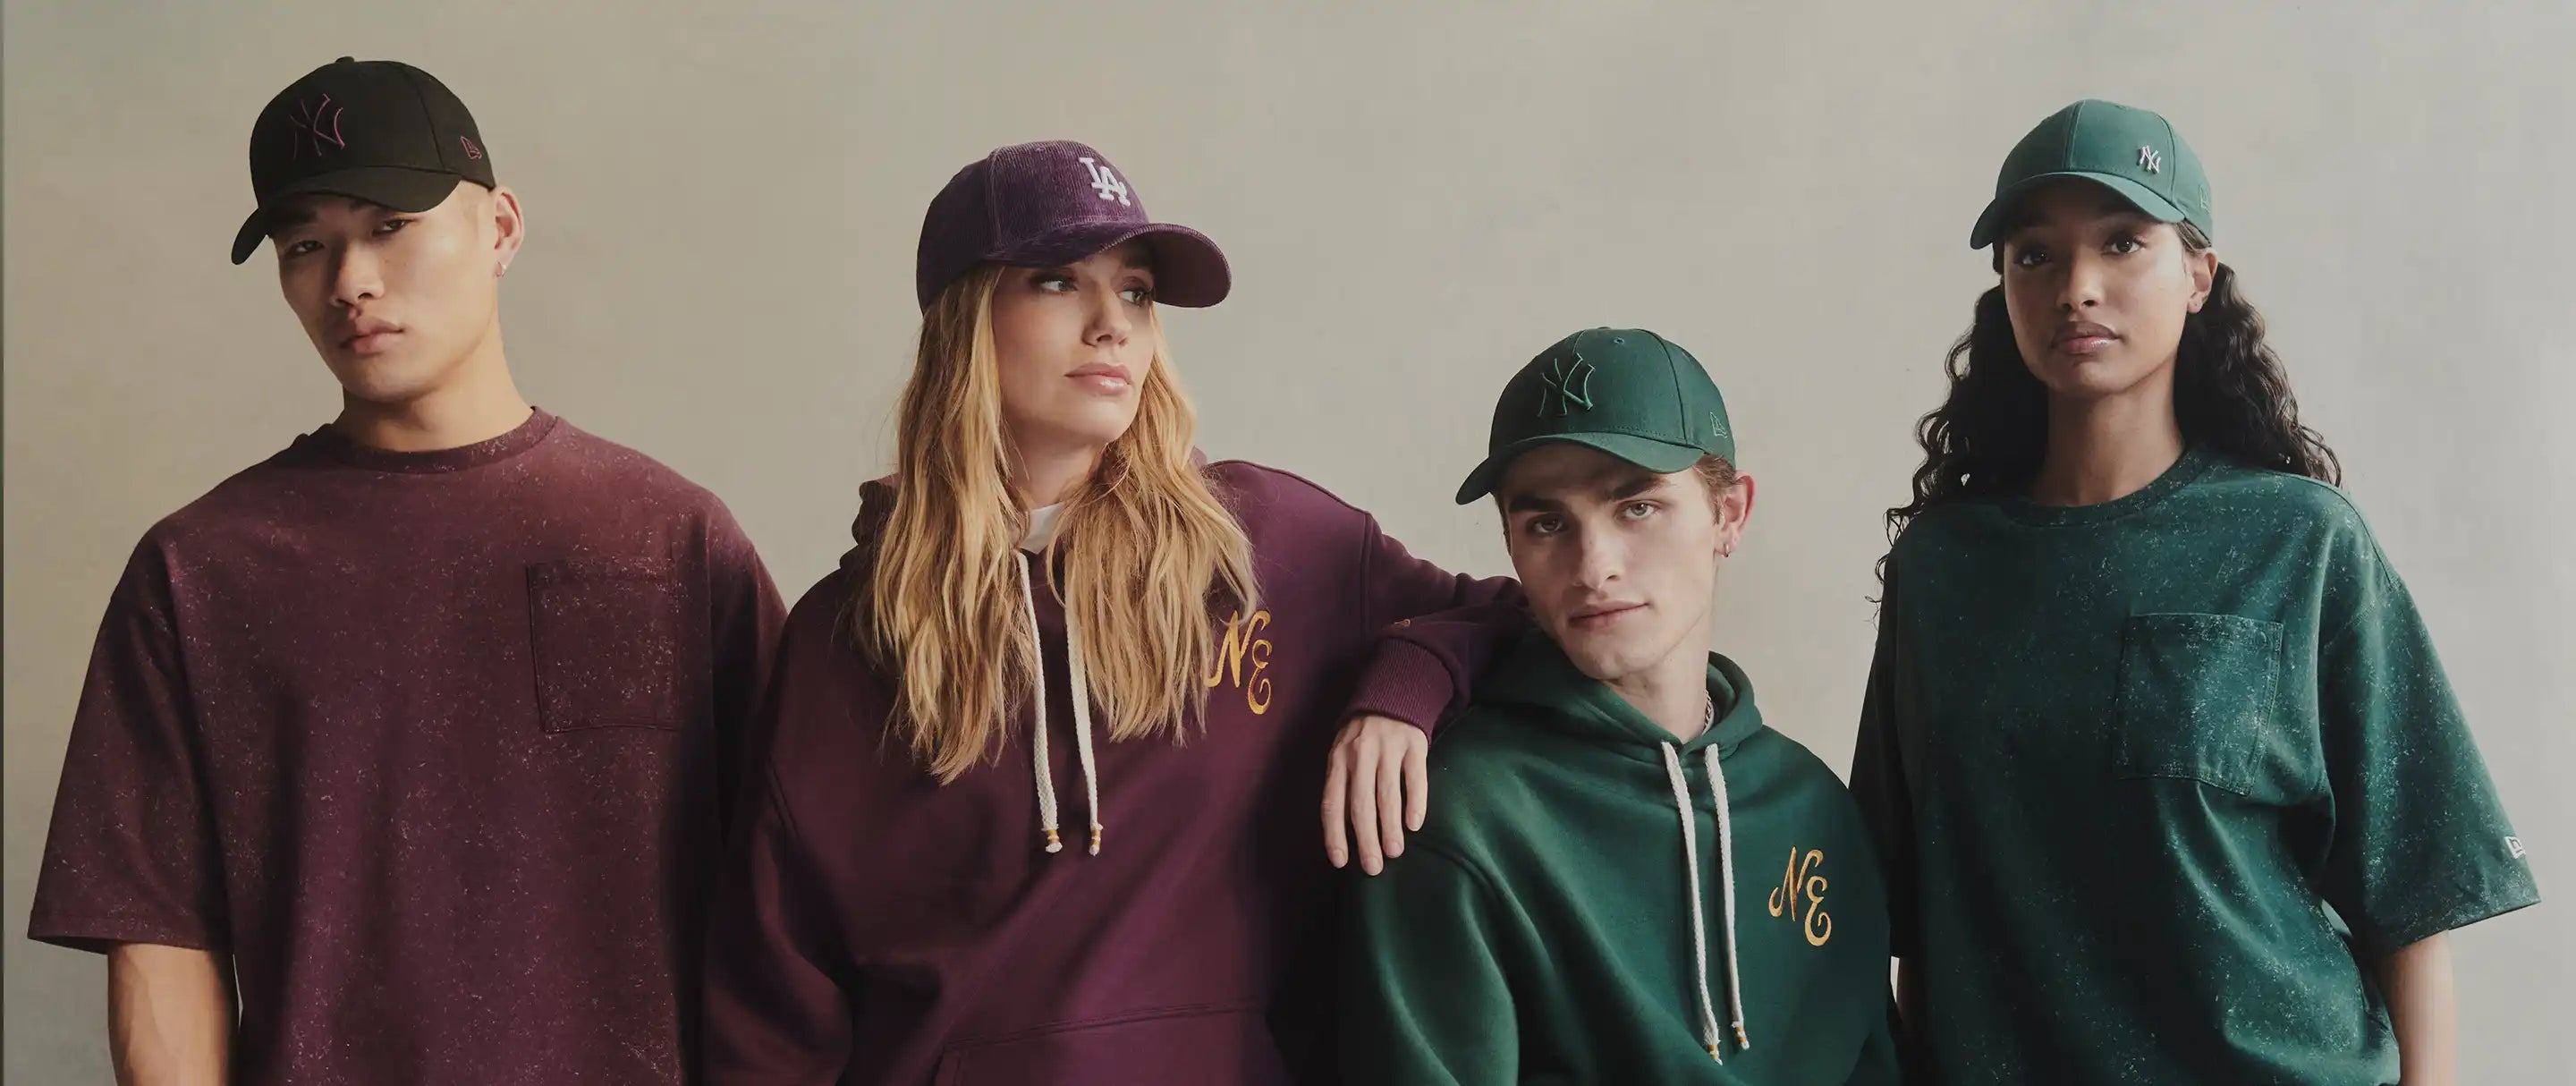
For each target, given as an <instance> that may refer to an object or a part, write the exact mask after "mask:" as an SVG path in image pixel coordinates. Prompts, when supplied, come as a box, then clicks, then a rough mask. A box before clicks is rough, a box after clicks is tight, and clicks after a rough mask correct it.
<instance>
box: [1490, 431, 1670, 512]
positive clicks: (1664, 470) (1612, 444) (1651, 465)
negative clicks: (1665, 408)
mask: <svg viewBox="0 0 2576 1086" xmlns="http://www.w3.org/2000/svg"><path fill="white" fill-rule="evenodd" d="M1554 442H1564V443H1566V444H1569V445H1581V446H1584V447H1585V448H1590V449H1598V450H1600V451H1602V452H1605V453H1608V454H1610V455H1612V456H1615V457H1618V458H1619V459H1621V460H1625V461H1627V462H1629V463H1631V464H1635V465H1637V466H1638V467H1641V468H1644V469H1646V470H1647V471H1651V472H1654V473H1655V474H1657V475H1670V474H1672V473H1674V472H1676V471H1684V470H1687V469H1689V468H1690V466H1691V465H1693V464H1697V463H1699V462H1700V458H1701V457H1704V456H1707V455H1709V453H1708V450H1706V449H1702V448H1699V447H1697V446H1692V445H1676V444H1673V443H1672V442H1669V441H1658V440H1656V439H1654V438H1651V437H1638V436H1636V435H1635V434H1546V435H1542V436H1539V437H1532V438H1523V439H1521V440H1519V441H1515V442H1512V443H1511V444H1509V445H1505V446H1503V447H1502V448H1501V449H1498V450H1496V451H1495V452H1494V454H1493V455H1492V456H1488V457H1486V458H1485V462H1484V463H1481V464H1478V465H1476V470H1474V471H1471V472H1468V473H1467V481H1466V482H1465V483H1463V484H1461V485H1460V486H1459V487H1458V504H1460V505H1466V504H1468V503H1469V502H1473V501H1475V500H1476V499H1478V498H1481V497H1484V496H1485V495H1487V494H1491V493H1493V492H1494V488H1495V487H1496V486H1498V485H1500V484H1501V483H1502V481H1503V473H1504V472H1506V471H1509V470H1511V466H1512V461H1513V460H1515V459H1518V458H1519V457H1520V455H1521V454H1522V453H1525V452H1528V451H1530V450H1531V449H1535V448H1537V447H1539V446H1541V445H1546V444H1551V443H1554Z"/></svg>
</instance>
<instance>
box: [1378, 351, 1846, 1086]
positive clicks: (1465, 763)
mask: <svg viewBox="0 0 2576 1086" xmlns="http://www.w3.org/2000/svg"><path fill="white" fill-rule="evenodd" d="M1489 453H1490V455H1488V456H1487V457H1486V459H1485V462H1484V463H1483V464H1481V465H1478V466H1477V468H1476V470H1475V472H1474V473H1473V474H1471V475H1469V476H1468V477H1467V482H1466V485H1465V486H1464V487H1462V488H1460V490H1459V492H1458V501H1459V503H1460V504H1462V505H1463V504H1466V503H1468V502H1472V501H1475V500H1476V499H1477V498H1480V497H1483V496H1484V495H1486V494H1488V493H1491V494H1493V495H1494V497H1495V499H1496V502H1497V504H1498V505H1500V507H1501V509H1502V515H1503V529H1504V539H1505V542H1506V544H1507V546H1508V547H1509V548H1510V550H1511V555H1512V566H1513V568H1514V569H1515V570H1516V571H1518V573H1519V575H1520V579H1521V584H1522V585H1523V586H1524V587H1525V588H1526V589H1527V590H1528V592H1529V605H1530V611H1531V614H1532V616H1533V617H1534V618H1535V619H1536V620H1537V622H1536V628H1535V629H1533V630H1531V631H1530V632H1529V633H1528V634H1527V635H1526V636H1525V637H1524V638H1523V639H1522V640H1521V641H1520V642H1519V643H1518V644H1516V645H1514V646H1512V647H1511V648H1509V649H1506V650H1505V651H1504V652H1503V654H1502V657H1501V659H1500V661H1499V662H1498V664H1497V666H1495V667H1493V668H1492V669H1491V670H1490V671H1488V672H1487V674H1486V677H1485V679H1484V680H1483V681H1482V682H1481V683H1480V684H1479V686H1478V688H1477V690H1476V695H1475V702H1474V704H1472V705H1471V706H1470V707H1468V708H1467V709H1466V710H1464V711H1463V712H1462V713H1461V715H1460V717H1459V719H1458V720H1457V721H1456V722H1455V723H1454V724H1453V725H1452V726H1451V727H1449V728H1446V729H1443V730H1442V732H1441V740H1440V742H1439V743H1437V744H1435V745H1434V746H1433V748H1432V751H1431V763H1430V764H1431V769H1430V772H1431V775H1432V777H1433V784H1432V786H1431V791H1432V793H1433V794H1435V795H1437V796H1439V797H1440V798H1439V801H1438V802H1436V803H1434V804H1432V806H1431V814H1430V817H1429V820H1428V821H1427V822H1426V823H1425V825H1424V827H1423V829H1422V830H1421V832H1420V833H1419V834H1417V835H1414V836H1412V837H1411V838H1410V839H1409V842H1408V844H1409V847H1408V849H1407V850H1406V855H1405V856H1404V858H1403V859H1402V860H1401V861H1400V862H1395V863H1393V864H1391V865H1390V866H1389V868H1388V869H1387V872H1386V873H1385V874H1384V875H1381V876H1379V877H1377V878H1374V879H1368V880H1364V881H1361V882H1359V883H1358V884H1357V885H1356V886H1355V888H1354V890H1353V894H1352V897H1351V902H1350V909H1351V913H1350V920H1351V924H1350V926H1351V929H1352V930H1351V937H1350V938H1349V939H1347V940H1345V943H1344V945H1345V947H1346V948H1347V952H1348V958H1347V959H1346V962H1345V966H1344V969H1343V976H1344V978H1345V980H1344V985H1345V990H1344V996H1345V998H1344V999H1343V1001H1342V1014H1343V1040H1342V1044H1343V1060H1342V1062H1343V1069H1344V1073H1345V1076H1346V1077H1347V1078H1349V1079H1350V1080H1351V1081H1352V1082H1354V1083H1403V1084H1408V1086H1409V1084H1415V1083H1501V1082H1515V1081H1519V1082H1542V1081H1543V1082H1583V1083H1610V1082H1616V1083H1741V1084H1755V1083H1760V1084H1775V1083H1776V1084H1790V1083H1800V1084H1804V1083H1815V1084H1834V1086H1843V1084H1847V1083H1890V1082H1895V1081H1896V1080H1897V1069H1896V1055H1895V1045H1894V1044H1893V1042H1892V1039H1891V1037H1890V1035H1889V1014H1888V1009H1889V1008H1888V984H1887V976H1888V974H1887V940H1888V931H1887V903H1886V894H1885V891H1884V889H1883V887H1882V886H1881V883H1880V881H1879V871H1878V861H1877V860H1876V858H1875V856H1874V855H1873V853H1872V852H1871V849H1870V845H1869V843H1868V837H1867V831H1866V830H1865V829H1864V827H1863V825H1862V823H1861V820H1860V811H1859V808H1858V807H1857V806H1856V805H1855V804H1854V803H1853V801H1852V798H1851V795H1850V793H1849V792H1847V791H1846V790H1845V789H1844V788H1843V785H1842V782H1841V781H1840V780H1839V779H1837V778H1836V777H1835V776H1834V774H1833V772H1832V771H1831V770H1829V769H1827V768H1826V767H1825V765H1824V763H1822V762H1820V761H1818V760H1817V759H1816V757H1815V756H1814V755H1812V754H1809V753H1808V752H1807V749H1806V748H1805V747H1802V746H1799V745H1798V743H1797V742H1796V741H1794V740H1791V739H1789V738H1788V737H1786V736H1783V735H1781V734H1779V733H1778V732H1775V731H1772V730H1770V729H1769V728H1766V727H1764V726H1763V724H1762V715H1761V713H1760V711H1759V710H1757V709H1756V708H1755V707H1754V703H1753V686H1752V684H1751V683H1750V682H1749V681H1748V680H1747V679H1746V678H1745V675H1744V672H1743V670H1742V669H1740V668H1738V667H1737V666H1736V665H1735V663H1734V661H1731V660H1728V659H1727V658H1726V657H1723V656H1720V655H1717V654H1715V653H1711V652H1709V651H1707V646H1708V643H1709V637H1710V615H1711V609H1712V608H1711V601H1712V597H1713V595H1714V588H1715V582H1716V576H1717V567H1718V565H1719V564H1720V563H1722V562H1723V561H1725V560H1726V558H1727V557H1728V556H1729V555H1731V554H1732V553H1733V552H1734V550H1735V546H1736V542H1737V541H1738V540H1739V539H1741V538H1742V537H1743V534H1744V526H1745V522H1746V520H1747V518H1748V517H1749V516H1750V515H1751V513H1752V511H1753V493H1754V487H1753V479H1752V478H1751V477H1750V476H1746V475H1743V474H1740V473H1739V472H1737V471H1736V469H1735V464H1734V461H1735V441H1734V435H1733V431H1732V429H1731V428H1730V427H1729V426H1728V424H1727V418H1726V406H1725V402H1724V400H1723V399H1721V398H1720V397H1719V395H1718V391H1717V386H1716V385H1715V384H1714V383H1712V382H1711V381H1710V380H1709V377H1708V373H1707V371H1706V370H1704V369H1702V368H1701V367H1700V364H1699V362H1698V361H1697V360H1696V359H1693V358H1692V357H1691V356H1690V354H1689V353H1688V352H1686V351H1684V350H1682V349H1681V348H1680V347H1677V346H1675V345H1673V344H1671V343H1669V342H1666V341H1665V340H1664V339H1663V338H1662V337H1660V336H1657V335H1655V334H1654V333H1652V332H1646V331H1638V330H1633V329H1608V328H1599V329H1593V330H1590V331H1586V332H1579V333H1576V334H1574V335H1572V336H1568V337H1566V338H1565V339H1563V340H1561V341H1559V342H1558V343H1556V345H1554V346H1552V347H1550V348H1548V349H1547V350H1546V351H1545V352H1543V353H1541V354H1540V355H1539V356H1538V357H1537V358H1535V359H1532V360H1531V361H1530V363H1529V364H1528V365H1527V366H1524V367H1522V369H1521V371H1520V373H1519V374H1518V375H1516V376H1515V377H1513V378H1512V380H1511V383H1510V384H1509V385H1507V386H1505V387H1504V389H1503V395H1502V399H1501V401H1500V402H1499V403H1497V404H1496V405H1495V408H1494V423H1493V430H1492V438H1491V442H1490V445H1489ZM1721 1023H1723V1027H1722V1028H1721ZM1757 1041H1759V1042H1760V1043H1758V1044H1757V1043H1756V1042H1757Z"/></svg>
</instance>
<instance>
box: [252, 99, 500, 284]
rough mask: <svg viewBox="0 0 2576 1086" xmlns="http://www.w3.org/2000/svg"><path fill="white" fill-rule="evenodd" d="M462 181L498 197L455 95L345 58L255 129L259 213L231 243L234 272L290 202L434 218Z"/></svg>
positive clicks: (479, 137)
mask: <svg viewBox="0 0 2576 1086" xmlns="http://www.w3.org/2000/svg"><path fill="white" fill-rule="evenodd" d="M458 181H472V182H474V183H475V184H478V185H481V186H483V187H484V188H487V189H488V188H492V187H494V186H495V184H496V182H494V181H493V180H492V156H491V155H489V154H487V153H485V152H484V150H483V134H482V133H481V132H479V131H477V130H476V129H475V127H474V115H473V114H471V113H468V112H466V111H465V103H464V102H461V101H458V100H457V97H456V95H455V93H454V92H452V91H450V90H448V89H447V85H446V84H443V83H440V82H439V81H438V80H437V79H436V78H435V77H433V76H431V75H430V74H429V73H428V72H424V71H421V70H420V69H418V68H414V67H412V66H411V65H409V64H404V63H401V62H399V61H391V60H358V59H355V58H353V57H341V58H340V59H338V60H335V61H332V62H331V63H329V64H325V65H323V66H321V67H319V68H315V69H313V70H312V71H311V72H308V73H306V74H305V76H304V78H302V79H298V80H296V81H295V82H293V83H290V84H288V85H287V87H286V89H285V90H282V91H279V92H277V97H275V98H271V99H269V100H268V106H267V108H265V109H262V110H260V111H259V119H258V120H257V121H254V122H252V123H251V129H250V187H251V195H252V197H253V198H254V199H256V200H257V201H258V205H259V206H258V207H257V209H255V210H253V211H252V212H251V213H250V218H248V219H246V220H244V221H243V222H242V227H241V233H239V234H236V235H234V237H233V263H235V264H239V263H241V262H242V261H245V260H248V259H250V254H251V250H253V249H257V248H259V243H260V242H261V241H262V240H264V239H266V238H267V237H268V234H269V223H268V215H269V213H270V212H271V211H273V210H275V209H276V207H277V205H278V203H279V202H280V201H282V200H284V199H286V198H287V197H291V196H300V195H303V194H306V193H314V192H324V193H330V194H333V195H337V196H348V197H352V198H355V199H359V200H365V201H367V202H368V203H371V204H380V205H383V206H385V207H389V208H392V209H394V210H396V211H427V210H429V209H431V208H433V207H437V206H438V205H439V204H441V203H443V202H445V201H446V200H447V195H448V194H449V193H451V192H454V191H456V183H457V182H458Z"/></svg>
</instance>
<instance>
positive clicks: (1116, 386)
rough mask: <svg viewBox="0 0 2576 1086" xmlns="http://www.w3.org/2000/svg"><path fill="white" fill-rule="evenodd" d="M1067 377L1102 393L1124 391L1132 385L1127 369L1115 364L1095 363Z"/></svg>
mask: <svg viewBox="0 0 2576 1086" xmlns="http://www.w3.org/2000/svg"><path fill="white" fill-rule="evenodd" d="M1065 376H1067V377H1070V378H1072V379H1074V380H1076V381H1079V382H1081V383H1083V384H1084V385H1087V386H1089V387H1091V388H1092V389H1094V390H1097V391H1100V392H1120V391H1124V390H1125V389H1126V388H1127V386H1128V385H1129V384H1130V383H1131V379H1130V378H1129V377H1128V375H1127V367H1125V366H1121V365H1118V364H1117V363H1114V362H1094V363H1092V364H1090V365H1088V366H1084V367H1082V368H1081V369H1078V370H1075V371H1073V372H1072V373H1068V374H1066V375H1065Z"/></svg>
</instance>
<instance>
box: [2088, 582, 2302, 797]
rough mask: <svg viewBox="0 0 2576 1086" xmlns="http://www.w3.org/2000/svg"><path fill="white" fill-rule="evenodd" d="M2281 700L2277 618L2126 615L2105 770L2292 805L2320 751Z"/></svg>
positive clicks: (2119, 775) (2129, 777)
mask: <svg viewBox="0 0 2576 1086" xmlns="http://www.w3.org/2000/svg"><path fill="white" fill-rule="evenodd" d="M2311 731H2312V729H2309V728H2305V727H2301V726H2300V725H2299V724H2298V722H2296V721H2292V720H2289V719H2287V717H2286V716H2285V714H2284V712H2283V706H2282V704H2281V624H2280V623H2277V622H2267V621H2264V620H2262V619H2256V618H2246V617H2244V616H2242V615H2210V614H2150V615H2132V616H2130V617H2129V618H2128V619H2127V620H2126V621H2125V622H2123V623H2122V624H2121V627H2120V680H2119V701H2118V704H2117V705H2116V707H2115V716H2114V722H2113V727H2112V737H2111V773H2112V776H2114V777H2116V778H2119V779H2122V780H2133V779H2138V778H2147V777H2179V778H2186V779H2190V780H2196V781H2200V782H2202V783H2204V784H2209V785H2212V786H2215V787H2218V788H2223V789H2226V790H2227V791H2230V792H2234V793H2236V794H2237V795H2240V796H2245V797H2248V798H2251V799H2257V800H2264V801H2269V802H2276V803H2286V802H2291V801H2293V800H2295V799H2297V798H2299V797H2300V796H2303V795H2305V794H2306V793H2307V792H2309V791H2310V790H2312V788H2313V786H2314V784H2315V781H2316V778H2317V777H2318V776H2319V775H2320V770H2321V766H2320V765H2319V763H2320V762H2321V761H2322V756H2321V754H2319V753H2318V752H2317V751H2316V742H2315V738H2314V736H2313V735H2312V734H2310V732H2311Z"/></svg>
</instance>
